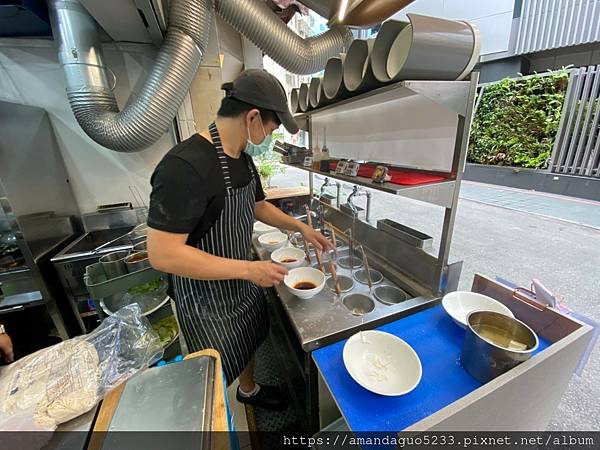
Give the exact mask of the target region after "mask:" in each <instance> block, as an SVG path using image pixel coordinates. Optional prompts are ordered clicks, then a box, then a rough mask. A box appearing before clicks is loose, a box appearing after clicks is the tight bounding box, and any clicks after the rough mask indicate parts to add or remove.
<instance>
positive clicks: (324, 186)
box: [319, 177, 342, 208]
mask: <svg viewBox="0 0 600 450" xmlns="http://www.w3.org/2000/svg"><path fill="white" fill-rule="evenodd" d="M329 186H335V203H336V207H337V208H339V207H340V197H341V193H342V183H340V182H339V181H334V182H333V183H332V182H331V180H330V179H329V177H325V181H324V182H323V184H322V185H321V190H320V191H319V199H320V198H321V197H323V194H325V189H327V188H328V187H329Z"/></svg>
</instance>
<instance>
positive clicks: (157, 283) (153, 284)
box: [127, 278, 162, 295]
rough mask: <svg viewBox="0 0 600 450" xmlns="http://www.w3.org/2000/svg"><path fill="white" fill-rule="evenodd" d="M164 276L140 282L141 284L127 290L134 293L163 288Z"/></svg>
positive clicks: (147, 292) (149, 292) (145, 292)
mask: <svg viewBox="0 0 600 450" xmlns="http://www.w3.org/2000/svg"><path fill="white" fill-rule="evenodd" d="M161 282H162V278H157V279H156V280H152V281H148V282H147V283H144V284H140V285H139V286H134V287H132V288H129V289H128V290H127V292H128V293H130V294H132V295H134V294H151V293H152V292H154V291H157V290H159V289H160V288H161V285H162V283H161Z"/></svg>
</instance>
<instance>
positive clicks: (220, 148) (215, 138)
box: [208, 122, 233, 191]
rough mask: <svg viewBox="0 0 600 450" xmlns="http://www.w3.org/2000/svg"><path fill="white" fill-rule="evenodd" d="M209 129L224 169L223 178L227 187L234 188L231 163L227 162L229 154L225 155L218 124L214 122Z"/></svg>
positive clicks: (228, 188)
mask: <svg viewBox="0 0 600 450" xmlns="http://www.w3.org/2000/svg"><path fill="white" fill-rule="evenodd" d="M208 131H209V133H210V137H211V138H212V141H213V145H214V146H215V149H216V150H217V157H218V158H219V164H220V165H221V170H222V171H223V178H224V180H225V189H227V190H228V191H229V190H230V189H233V185H232V184H231V176H230V172H229V165H228V164H227V155H225V152H224V151H223V145H222V144H221V136H219V131H218V130H217V126H216V125H215V123H214V122H213V123H211V124H210V125H209V126H208Z"/></svg>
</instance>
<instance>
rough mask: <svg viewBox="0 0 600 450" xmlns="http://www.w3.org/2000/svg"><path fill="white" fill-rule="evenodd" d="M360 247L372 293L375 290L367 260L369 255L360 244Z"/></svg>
mask: <svg viewBox="0 0 600 450" xmlns="http://www.w3.org/2000/svg"><path fill="white" fill-rule="evenodd" d="M359 247H360V252H361V253H362V257H363V265H364V266H365V270H366V273H367V281H368V282H369V292H370V291H371V290H372V289H373V279H372V278H371V269H370V268H369V259H368V258H367V253H366V252H365V249H364V247H363V246H362V244H360V245H359Z"/></svg>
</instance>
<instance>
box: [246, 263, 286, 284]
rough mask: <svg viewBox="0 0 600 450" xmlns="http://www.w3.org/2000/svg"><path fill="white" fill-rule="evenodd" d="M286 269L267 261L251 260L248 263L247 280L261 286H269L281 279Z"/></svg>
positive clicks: (279, 281)
mask: <svg viewBox="0 0 600 450" xmlns="http://www.w3.org/2000/svg"><path fill="white" fill-rule="evenodd" d="M287 273H288V271H287V269H286V268H285V267H283V266H280V265H279V264H275V263H272V262H269V261H252V262H249V263H248V274H247V276H246V277H245V278H246V279H247V280H248V281H251V282H252V283H254V284H258V285H259V286H261V287H271V286H275V285H276V284H279V283H281V282H282V281H283V278H284V277H285V276H286V275H287Z"/></svg>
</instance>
